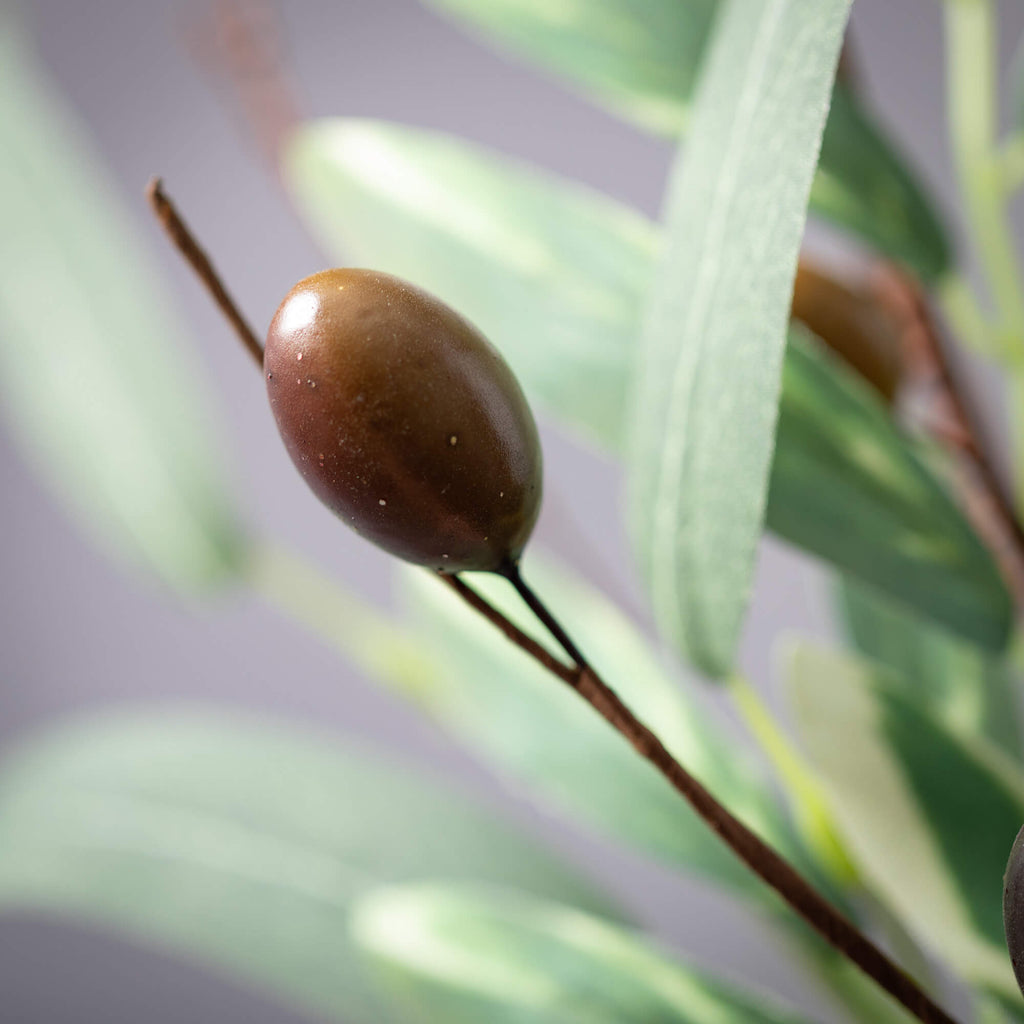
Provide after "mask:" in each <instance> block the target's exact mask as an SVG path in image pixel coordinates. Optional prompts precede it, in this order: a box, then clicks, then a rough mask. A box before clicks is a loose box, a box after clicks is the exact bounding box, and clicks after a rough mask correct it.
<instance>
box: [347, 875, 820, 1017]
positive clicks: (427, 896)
mask: <svg viewBox="0 0 1024 1024" xmlns="http://www.w3.org/2000/svg"><path fill="white" fill-rule="evenodd" d="M352 933H353V937H354V940H355V942H356V944H357V945H358V946H359V947H361V948H362V949H363V950H364V951H365V952H366V953H368V954H369V956H370V957H371V958H372V959H373V960H374V961H375V962H376V963H377V964H378V965H379V966H380V969H381V976H382V979H386V981H387V982H388V985H389V988H390V989H391V990H392V991H393V992H394V994H395V996H397V997H398V999H399V1005H405V1006H408V1007H409V1008H410V1010H414V1011H415V1012H416V1013H418V1015H419V1016H418V1017H417V1018H416V1019H418V1020H420V1021H422V1022H424V1024H428V1022H437V1024H478V1022H479V1021H488V1022H493V1024H600V1022H608V1024H612V1022H615V1024H620V1022H624V1024H652V1022H654V1021H657V1022H658V1024H797V1022H798V1021H799V1020H801V1019H802V1018H799V1017H797V1016H796V1015H795V1014H794V1013H791V1012H787V1011H784V1010H782V1009H779V1008H775V1007H773V1006H772V1001H771V1000H770V999H766V998H765V997H764V996H763V995H762V994H761V993H755V992H750V991H748V992H743V991H742V990H739V989H736V988H733V987H731V986H727V985H725V984H724V983H722V982H720V981H717V980H715V979H713V978H711V977H709V976H708V975H706V974H703V973H698V972H697V971H694V970H692V969H690V968H686V967H683V966H681V965H680V964H677V963H675V962H673V961H672V960H671V959H670V958H669V957H668V956H666V955H665V954H664V953H662V952H660V951H658V950H657V949H655V948H654V947H653V946H651V945H650V944H649V943H647V942H646V941H645V940H644V939H642V938H641V937H640V936H638V935H635V934H633V933H631V932H628V931H625V930H624V929H622V928H619V927H616V926H614V925H611V924H608V923H607V922H604V921H601V920H598V919H597V918H594V917H591V916H589V915H587V914H583V913H581V912H580V911H578V910H575V909H572V908H569V907H564V906H558V905H557V904H553V903H547V902H542V901H539V900H535V899H532V898H529V897H526V896H523V895H521V894H518V893H513V892H497V891H481V890H473V889H467V888H464V887H459V888H450V887H441V886H436V885H434V886H430V885H427V886H403V887H398V888H393V889H383V890H380V891H378V892H374V893H371V894H370V895H369V896H368V897H366V898H365V899H364V900H362V901H361V902H360V903H359V905H358V906H357V907H356V909H355V911H354V913H353V918H352Z"/></svg>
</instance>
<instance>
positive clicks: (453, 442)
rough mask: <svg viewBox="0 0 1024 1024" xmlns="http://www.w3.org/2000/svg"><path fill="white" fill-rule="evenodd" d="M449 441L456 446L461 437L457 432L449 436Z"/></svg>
mask: <svg viewBox="0 0 1024 1024" xmlns="http://www.w3.org/2000/svg"><path fill="white" fill-rule="evenodd" d="M448 443H449V444H450V445H451V446H452V447H453V448H454V447H455V446H456V445H457V444H458V443H459V439H458V437H457V436H456V435H455V434H452V436H451V437H449V438H448Z"/></svg>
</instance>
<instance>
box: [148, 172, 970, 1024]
mask: <svg viewBox="0 0 1024 1024" xmlns="http://www.w3.org/2000/svg"><path fill="white" fill-rule="evenodd" d="M147 196H148V198H149V202H150V205H151V206H152V208H153V211H154V212H155V213H156V215H157V216H158V217H159V219H160V221H161V223H162V224H163V226H164V228H165V230H166V231H167V234H168V235H169V237H170V238H171V241H172V242H173V243H174V245H175V246H176V247H177V248H178V250H179V251H180V252H181V253H182V255H183V256H184V257H185V258H186V259H187V260H188V262H189V263H190V264H191V266H192V268H193V270H195V272H196V273H197V274H198V275H199V277H200V278H201V279H202V281H203V283H204V284H205V285H206V287H207V289H208V290H209V292H210V294H211V295H212V296H213V298H214V300H215V301H216V302H217V305H218V306H219V307H220V309H221V310H222V312H224V314H225V316H227V318H228V320H229V321H230V322H231V325H232V327H234V329H235V332H236V333H237V334H238V336H239V337H240V338H241V340H242V342H243V344H244V345H245V346H246V348H247V349H248V350H249V352H250V354H252V356H253V357H254V359H255V360H256V362H257V364H258V365H260V366H261V367H262V361H263V360H262V349H261V347H260V345H259V342H258V341H257V340H256V337H255V335H254V334H253V332H252V330H251V329H250V328H249V326H248V324H247V323H246V321H245V319H244V318H243V317H242V315H241V313H240V312H239V310H238V308H237V306H236V305H235V303H234V302H233V301H232V299H231V298H230V296H229V295H228V293H227V290H226V289H225V288H224V285H223V284H222V282H221V280H220V277H219V276H218V274H217V273H216V271H215V270H214V268H213V266H212V264H211V263H210V261H209V259H208V258H207V257H206V255H205V253H204V252H203V250H202V249H201V248H200V246H199V244H198V243H197V242H196V240H195V238H194V237H193V236H192V234H191V232H190V231H189V230H188V228H187V227H186V225H185V223H184V221H183V220H182V218H181V217H180V216H179V215H178V213H177V211H176V210H175V209H174V206H173V205H172V203H171V202H170V200H169V199H168V198H167V196H166V195H165V194H164V192H163V189H162V186H161V183H160V181H159V179H154V180H153V181H152V182H151V183H150V185H149V188H148V189H147ZM502 575H504V576H505V577H506V578H507V579H508V580H509V582H510V583H511V585H512V586H513V587H515V589H516V590H517V592H518V593H519V594H520V596H521V597H522V599H523V601H524V602H525V603H526V604H527V605H528V607H529V608H530V609H531V611H533V613H534V614H535V615H536V616H537V618H538V620H539V621H540V622H541V623H543V625H544V626H545V627H546V628H547V629H548V631H549V632H550V633H551V636H552V637H553V638H554V639H555V640H556V641H557V642H558V644H559V645H560V646H561V647H562V648H563V650H564V651H565V653H566V654H567V655H568V656H569V657H570V658H571V659H572V661H573V664H572V665H567V664H565V662H563V661H561V660H560V659H558V658H556V657H555V656H554V655H553V654H551V652H550V651H548V650H547V648H546V647H544V646H543V645H542V644H540V643H538V642H537V641H536V640H534V639H533V638H532V637H530V636H528V635H527V634H526V633H524V632H523V631H522V630H521V629H520V628H519V627H518V626H517V625H516V624H515V623H513V622H512V621H511V620H509V619H508V618H507V617H506V616H505V615H504V614H503V613H502V612H501V611H499V610H498V609H497V608H495V607H494V606H492V605H491V604H490V603H489V602H488V601H487V600H486V599H485V598H484V597H482V596H481V595H480V594H479V593H477V592H476V591H475V590H474V589H473V588H472V587H470V586H469V584H467V583H466V582H465V581H464V580H462V579H461V578H460V577H459V576H457V575H446V574H441V579H442V580H443V581H444V582H445V583H447V584H448V585H449V586H450V587H452V588H453V589H454V590H455V592H456V593H457V594H458V595H459V596H460V597H461V598H462V599H463V600H464V601H465V602H466V603H467V604H469V605H470V606H471V607H472V608H473V609H474V610H475V611H477V612H478V613H479V614H481V615H483V616H484V618H486V619H487V620H488V621H489V622H491V623H492V624H493V625H494V626H496V627H497V628H498V629H500V630H501V632H502V633H504V634H505V636H506V637H508V639H509V640H511V641H512V642H513V643H515V644H516V645H517V646H518V647H520V648H521V649H522V650H523V651H525V652H526V653H527V654H529V655H530V656H531V657H533V658H534V659H535V660H536V661H537V662H539V663H540V664H541V665H542V666H543V667H544V668H545V669H547V670H548V671H549V672H551V673H552V674H553V675H555V676H557V677H558V678H559V679H561V680H562V681H563V682H564V683H566V684H567V685H568V686H570V687H571V688H572V689H573V690H575V691H576V693H578V694H579V695H580V696H581V697H582V698H583V699H584V700H585V701H587V703H589V704H590V705H591V707H592V708H593V709H594V710H595V711H597V713H598V714H599V715H601V717H602V718H604V719H605V721H607V722H608V723H609V724H610V725H611V726H612V728H614V729H615V730H616V731H617V732H618V733H620V735H622V737H623V738H624V739H626V740H627V741H628V742H629V743H630V744H631V745H632V747H633V748H634V749H635V750H636V751H637V753H638V754H640V756H641V757H643V758H644V759H645V760H647V761H648V762H650V764H652V765H653V766H654V767H655V768H656V769H657V770H658V771H659V772H660V773H661V774H662V775H663V776H664V777H665V779H666V780H667V781H668V782H669V783H670V784H671V785H672V786H673V788H674V789H675V790H676V791H677V792H678V793H679V794H680V795H681V796H682V797H683V798H684V799H685V800H686V801H687V802H688V803H689V804H690V806H691V807H692V808H693V809H694V811H696V813H697V814H698V815H699V816H700V817H701V818H702V819H703V820H704V821H705V822H706V823H707V825H708V826H709V827H710V828H711V829H712V831H714V832H715V833H716V834H717V835H718V836H719V837H720V838H721V839H722V841H723V842H724V843H725V844H726V845H727V846H728V847H729V848H730V849H731V850H732V851H733V853H734V854H735V855H736V856H737V857H738V858H739V859H740V860H741V861H742V862H743V863H744V864H746V865H747V866H748V867H749V868H750V869H751V871H753V872H754V873H755V874H756V875H758V876H759V877H760V878H761V879H762V880H763V881H765V882H766V883H767V884H768V885H769V886H770V887H771V888H772V889H774V890H775V891H776V892H777V893H778V894H779V895H780V896H781V897H782V898H783V899H784V900H785V901H786V902H787V903H788V904H789V906H790V907H791V908H792V909H793V910H794V911H795V912H796V913H797V914H798V915H799V916H800V917H801V918H802V919H803V920H804V921H805V922H806V923H807V924H809V925H810V926H811V927H812V928H813V929H814V930H815V931H817V932H818V933H819V934H820V935H821V936H822V937H823V938H824V939H825V940H826V941H827V942H829V943H830V944H831V945H832V946H834V947H835V948H836V949H837V950H838V951H839V952H840V953H841V954H843V955H844V956H845V957H846V958H847V959H849V960H850V961H851V962H852V963H854V964H856V966H857V967H859V968H860V969H861V970H862V971H863V972H864V973H865V974H866V975H867V976H868V977H870V978H872V979H873V980H874V981H875V982H876V984H877V985H878V986H879V987H880V988H882V989H883V990H884V991H885V992H888V993H889V995H891V996H892V997H893V998H894V999H895V1000H896V1001H897V1002H899V1003H900V1004H902V1005H903V1006H904V1007H905V1008H906V1009H907V1010H908V1011H909V1012H910V1013H912V1014H913V1015H914V1016H915V1017H917V1019H918V1020H920V1021H922V1024H955V1022H954V1020H953V1018H952V1017H950V1016H949V1015H948V1014H947V1013H946V1012H945V1011H944V1010H943V1009H942V1008H941V1007H940V1006H938V1004H936V1003H935V1002H934V1001H933V1000H932V999H931V998H930V997H929V996H928V994H927V993H926V992H925V991H924V990H923V989H922V988H921V987H920V986H919V985H918V984H917V983H916V982H915V981H914V980H913V979H912V978H911V977H910V976H909V975H907V974H906V973H904V971H902V970H901V969H900V967H899V966H897V965H896V964H895V963H894V962H893V961H892V960H890V959H889V958H888V957H887V956H886V954H885V953H884V952H882V950H881V949H879V947H878V946H876V945H875V944H874V943H873V942H872V941H871V940H870V939H869V938H868V937H867V936H866V935H864V934H863V932H861V931H860V930H859V929H858V928H857V927H856V926H855V925H854V924H853V923H852V922H851V921H850V920H849V919H847V918H846V917H845V916H844V915H843V914H842V913H840V912H839V911H838V910H837V909H836V908H835V907H833V906H832V905H831V904H830V903H829V902H828V900H826V899H825V898H824V897H823V896H822V895H821V894H820V893H819V892H818V891H817V890H816V889H815V888H814V887H813V886H812V885H810V883H809V882H807V881H806V880H805V879H804V878H803V877H802V876H801V875H800V874H799V872H797V871H796V869H795V868H793V866H792V865H790V864H789V863H788V862H787V861H786V860H784V859H783V858H782V857H781V856H779V854H778V853H776V852H775V850H773V849H772V848H771V847H770V846H768V845H767V844H766V843H765V842H764V841H763V840H762V839H760V838H759V837H758V836H757V835H756V834H755V833H753V832H752V831H751V830H750V829H749V828H747V826H746V825H744V824H743V823H742V822H741V821H740V820H739V819H738V818H736V817H735V816H734V815H733V814H731V813H730V812H729V811H728V810H727V809H726V808H725V807H723V806H722V804H720V803H719V802H718V800H717V799H716V798H715V797H714V796H713V795H712V794H711V793H710V792H709V791H708V790H707V789H705V788H704V786H703V785H702V784H701V783H700V782H699V781H698V780H697V779H696V778H695V777H694V776H693V775H691V774H690V773H689V772H688V771H687V770H686V769H685V768H684V767H683V766H682V765H681V764H680V763H679V762H678V761H677V760H676V759H675V758H674V757H673V756H672V755H671V754H670V753H669V752H668V750H667V749H666V748H665V746H664V744H662V742H661V740H659V739H658V737H657V736H656V735H655V734H654V733H653V732H652V731H651V730H650V729H649V728H648V727H647V726H646V725H645V724H644V723H643V722H641V721H640V720H639V719H638V718H637V717H636V716H635V715H634V714H633V713H632V711H630V710H629V708H628V707H627V706H626V705H625V704H624V703H623V702H622V700H621V699H620V698H619V696H618V695H617V694H616V693H615V691H614V690H612V689H611V687H609V686H608V685H607V684H606V683H605V682H604V680H603V679H601V677H600V676H599V675H598V674H597V672H596V671H595V670H594V669H593V668H592V667H591V666H590V664H589V663H588V662H587V660H586V659H585V658H584V656H583V654H582V652H581V651H580V649H579V648H578V647H577V646H576V644H575V643H574V642H573V640H572V638H571V637H570V636H569V634H568V633H567V632H566V631H565V629H564V628H563V627H562V626H561V624H560V623H559V621H558V619H557V618H556V617H555V616H554V615H553V614H552V613H551V611H550V610H549V609H548V608H547V606H546V605H545V604H544V603H543V602H542V601H541V599H540V598H539V597H538V596H537V595H536V593H534V591H533V590H532V588H530V587H529V586H528V585H527V584H526V582H525V581H524V580H523V579H522V577H521V575H520V573H519V569H518V567H517V566H514V565H511V564H510V565H508V566H506V567H504V568H503V570H502Z"/></svg>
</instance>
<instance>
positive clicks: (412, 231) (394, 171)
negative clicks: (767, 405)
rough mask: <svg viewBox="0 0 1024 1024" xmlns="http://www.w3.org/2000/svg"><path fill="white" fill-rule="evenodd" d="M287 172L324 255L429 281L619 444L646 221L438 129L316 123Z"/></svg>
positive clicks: (545, 395) (525, 374) (581, 417)
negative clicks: (627, 352)
mask: <svg viewBox="0 0 1024 1024" xmlns="http://www.w3.org/2000/svg"><path fill="white" fill-rule="evenodd" d="M284 169H285V175H286V179H287V180H288V181H289V183H290V186H291V190H292V194H293V196H294V197H295V199H296V201H297V203H298V205H299V207H300V209H301V210H302V212H303V213H304V214H305V217H306V222H307V224H308V225H309V226H310V228H311V229H312V230H313V231H314V233H315V234H317V235H318V236H319V237H321V238H322V239H323V240H324V243H325V245H326V246H327V248H328V249H329V251H331V252H332V253H338V254H339V258H349V259H351V258H353V257H354V258H355V259H358V260H360V261H361V262H363V263H364V264H365V265H367V266H373V267H378V268H380V269H383V270H387V271H389V272H391V273H394V274H397V275H399V276H400V277H406V278H409V279H411V280H414V281H416V282H417V283H418V284H420V285H422V286H424V287H426V288H429V289H430V290H431V291H432V292H434V293H435V294H437V295H438V296H439V297H440V298H442V299H444V301H446V302H448V303H449V304H450V305H451V306H453V307H454V308H456V309H458V310H459V312H460V313H462V314H463V315H464V316H467V317H468V318H469V319H470V320H472V321H473V322H474V323H476V324H477V325H478V326H479V327H480V328H481V329H482V330H483V331H484V332H485V333H486V334H487V336H488V337H489V338H490V339H491V340H492V341H493V342H494V344H495V345H497V346H498V348H500V349H501V350H502V352H503V353H504V355H505V357H506V358H507V359H508V360H509V362H510V364H511V365H512V367H513V369H514V370H515V371H516V373H517V374H518V375H519V377H520V378H521V379H522V380H524V381H526V382H527V383H528V385H529V387H530V389H531V391H532V392H533V393H534V394H535V395H536V396H537V397H538V398H540V399H541V400H542V401H544V402H545V403H546V404H548V405H549V406H553V407H555V408H559V409H561V410H562V414H563V416H564V417H565V419H566V421H568V422H569V423H571V424H573V426H575V427H578V428H581V429H582V430H583V431H584V432H585V433H586V434H587V435H588V436H590V437H592V438H595V439H596V440H598V441H600V442H602V443H603V444H606V445H609V444H614V443H615V441H616V440H617V439H618V437H619V435H620V430H621V424H622V421H623V418H624V414H625V394H626V392H625V388H624V385H623V380H622V374H623V364H624V352H623V346H624V345H628V344H629V339H631V338H632V337H633V335H634V333H635V329H636V324H637V322H638V319H639V308H640V302H641V296H642V295H643V291H644V288H645V287H646V284H647V277H648V274H649V272H650V267H651V259H652V256H653V253H654V248H655V244H656V238H655V235H654V231H653V229H652V226H651V224H650V222H649V221H648V220H647V219H646V218H644V217H642V216H640V215H639V214H637V213H634V212H633V211H632V210H630V209H628V208H626V207H624V206H621V205H619V204H617V203H614V202H612V201H611V200H609V199H606V198H605V197H603V196H601V195H599V194H597V193H593V192H589V191H586V190H584V189H582V188H579V187H569V186H568V185H566V184H564V183H561V182H558V181H557V180H555V179H552V178H550V177H548V176H547V175H544V174H542V173H541V172H539V171H536V170H534V169H533V168H530V167H527V166H525V165H520V164H516V163H511V162H509V161H506V160H505V159H503V158H501V157H498V156H497V155H493V154H489V153H487V152H486V151H483V150H480V149H476V148H474V147H472V146H469V145H466V144H463V143H460V142H458V141H457V140H455V139H451V138H448V137H447V136H444V135H438V134H437V133H433V132H426V131H417V130H415V129H411V128H404V127H401V126H398V125H389V124H385V123H381V122H373V121H353V120H333V121H319V122H313V123H312V124H310V125H307V126H305V127H303V128H302V129H300V130H299V131H298V132H297V133H296V135H295V137H294V138H293V140H292V142H291V145H290V147H289V149H288V152H287V154H286V158H285V165H284ZM581 368H584V369H585V372H584V373H582V374H581V373H580V370H581Z"/></svg>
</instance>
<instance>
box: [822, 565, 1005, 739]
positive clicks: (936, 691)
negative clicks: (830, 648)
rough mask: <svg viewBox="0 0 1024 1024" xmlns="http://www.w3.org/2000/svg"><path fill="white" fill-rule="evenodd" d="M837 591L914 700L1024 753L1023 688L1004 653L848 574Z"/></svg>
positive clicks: (856, 629) (853, 634) (859, 639)
mask: <svg viewBox="0 0 1024 1024" xmlns="http://www.w3.org/2000/svg"><path fill="white" fill-rule="evenodd" d="M838 596H839V604H840V608H841V611H842V614H843V618H844V620H845V623H846V630H847V633H848V634H849V636H850V639H851V640H852V642H853V643H854V645H855V646H856V647H857V649H858V650H860V651H861V652H862V653H863V654H864V655H866V656H867V657H869V658H871V659H872V660H874V661H876V662H878V663H879V664H881V665H884V666H886V667H887V668H889V669H891V670H892V672H893V673H894V674H895V675H897V676H899V677H900V679H901V680H902V681H903V682H904V683H905V684H906V685H907V692H908V693H909V694H912V695H913V698H914V700H916V701H918V702H919V703H920V704H921V705H922V706H924V707H926V708H928V709H929V710H930V711H931V712H932V713H933V714H934V715H935V716H936V717H937V718H939V719H940V720H941V721H943V722H944V723H946V724H947V725H948V726H949V727H950V728H951V729H953V730H960V731H962V732H968V733H973V734H976V735H979V736H986V737H988V739H990V740H991V741H992V742H993V743H996V744H997V745H998V746H1000V747H1002V748H1003V749H1004V750H1005V751H1006V752H1007V753H1008V754H1010V755H1011V756H1014V757H1018V756H1020V750H1021V730H1020V721H1019V717H1020V712H1019V711H1018V709H1017V687H1016V685H1015V682H1014V680H1013V678H1012V673H1011V671H1010V666H1009V665H1008V664H1007V663H1006V661H1005V660H1002V659H997V658H994V657H992V656H991V655H989V654H987V653H986V652H984V651H982V650H980V649H979V648H977V647H974V646H972V645H971V644H967V643H964V642H963V641H961V640H958V639H957V638H956V637H955V636H953V635H951V634H950V633H947V632H945V631H944V630H942V629H939V628H937V627H935V626H932V625H930V624H929V623H928V622H926V621H924V620H922V619H920V618H918V617H917V616H915V615H913V614H912V613H910V612H907V611H903V610H902V609H900V608H899V607H898V606H896V605H895V604H893V603H892V602H891V601H886V600H885V598H884V597H882V596H881V595H880V594H877V593H872V592H871V591H870V590H868V589H866V588H865V587H862V586H858V585H857V584H855V583H853V582H851V581H849V580H844V581H842V582H841V583H840V585H839V590H838Z"/></svg>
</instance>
